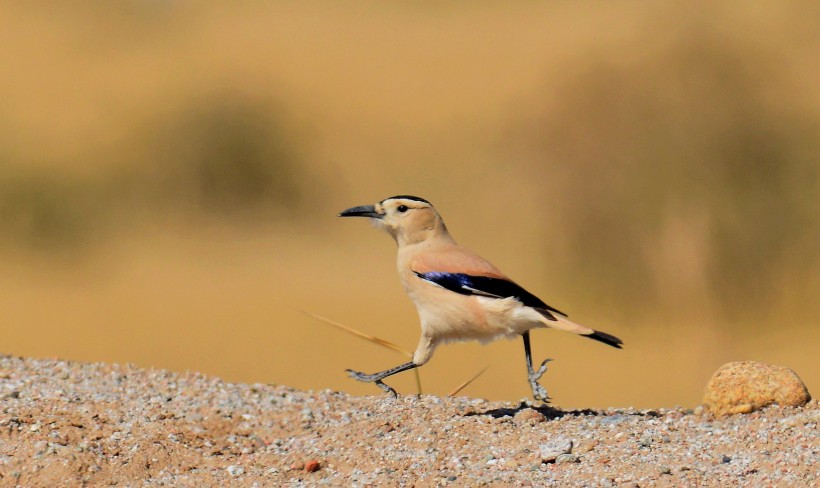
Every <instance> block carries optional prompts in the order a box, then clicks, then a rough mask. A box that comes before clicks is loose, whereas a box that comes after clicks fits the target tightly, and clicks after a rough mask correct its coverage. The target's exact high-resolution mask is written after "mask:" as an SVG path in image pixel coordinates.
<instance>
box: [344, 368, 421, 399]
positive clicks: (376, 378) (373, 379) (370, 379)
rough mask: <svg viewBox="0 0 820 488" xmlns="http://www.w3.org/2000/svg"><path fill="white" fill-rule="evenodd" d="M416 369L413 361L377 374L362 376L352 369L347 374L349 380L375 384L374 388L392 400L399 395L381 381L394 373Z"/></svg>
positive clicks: (362, 374)
mask: <svg viewBox="0 0 820 488" xmlns="http://www.w3.org/2000/svg"><path fill="white" fill-rule="evenodd" d="M418 367H419V365H418V364H416V363H414V362H413V361H410V362H409V363H404V364H402V365H400V366H396V367H395V368H390V369H387V370H385V371H381V372H379V373H373V374H364V373H360V372H358V371H353V370H352V369H348V370H347V374H348V375H350V377H351V378H353V379H356V380H359V381H364V382H365V383H376V386H378V387H379V388H381V389H382V390H384V391H386V392H387V393H390V394H391V395H393V398H397V397H398V396H399V394H398V393H396V390H394V389H393V388H391V387H390V386H389V385H386V384H385V383H384V382H382V380H383V379H385V378H387V377H388V376H392V375H394V374H396V373H401V372H402V371H407V370H408V369H413V368H418Z"/></svg>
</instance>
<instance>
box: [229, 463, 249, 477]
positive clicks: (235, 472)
mask: <svg viewBox="0 0 820 488" xmlns="http://www.w3.org/2000/svg"><path fill="white" fill-rule="evenodd" d="M225 469H226V470H227V471H228V474H229V475H231V476H240V475H242V474H243V473H244V472H245V468H243V467H242V466H237V465H235V464H232V465H230V466H228V467H227V468H225Z"/></svg>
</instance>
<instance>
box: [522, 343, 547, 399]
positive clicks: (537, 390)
mask: <svg viewBox="0 0 820 488" xmlns="http://www.w3.org/2000/svg"><path fill="white" fill-rule="evenodd" d="M522 335H523V337H524V355H525V356H526V357H527V379H529V381H530V388H532V396H533V397H535V399H536V400H541V401H543V402H544V403H548V402H549V399H550V397H549V396H548V395H547V389H546V388H544V387H543V386H541V385H540V384H539V383H538V380H539V379H541V376H543V375H544V372H546V371H547V363H548V362H550V361H552V359H545V360H544V361H543V362H542V363H541V367H539V368H538V371H535V370H533V369H532V351H531V350H530V331H526V332H524V333H523V334H522Z"/></svg>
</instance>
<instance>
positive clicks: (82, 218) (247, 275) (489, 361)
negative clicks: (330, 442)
mask: <svg viewBox="0 0 820 488" xmlns="http://www.w3.org/2000/svg"><path fill="white" fill-rule="evenodd" d="M819 17H820V14H819V13H818V9H817V8H816V5H815V3H814V2H810V1H793V2H789V1H784V2H762V3H755V4H754V5H749V4H744V3H738V2H664V3H662V4H658V5H649V4H647V3H646V2H639V1H615V2H591V3H590V2H584V3H577V2H548V3H546V4H544V5H541V4H537V3H533V2H521V3H515V4H509V3H502V2H480V3H473V2H443V3H442V2H412V3H409V4H402V3H384V2H358V3H356V4H345V5H342V4H339V3H337V2H330V1H320V2H273V3H271V2H242V3H240V2H232V3H229V4H222V3H217V2H210V3H209V2H196V3H190V2H159V1H149V0H131V1H123V2H71V3H61V2H47V3H35V2H25V3H22V2H20V3H8V4H6V5H4V7H3V9H2V12H0V66H2V75H0V93H2V101H0V276H1V277H2V278H0V314H1V315H0V322H1V323H2V332H3V344H2V352H3V353H7V354H14V355H22V356H34V357H58V358H65V359H72V360H80V361H108V362H118V363H125V362H133V363H136V364H138V365H140V366H145V367H159V368H168V369H172V370H197V371H202V372H205V373H208V374H213V375H218V376H220V377H222V378H224V379H227V380H230V381H241V382H262V383H279V384H287V385H290V386H294V387H298V388H305V389H307V388H310V389H323V388H333V389H339V390H343V391H347V392H350V393H353V394H380V391H379V390H377V389H376V388H375V387H373V385H364V384H359V383H355V382H354V381H352V380H350V379H348V378H347V377H346V376H345V374H344V369H345V368H355V369H358V370H363V371H369V372H371V371H372V372H375V371H379V370H382V369H386V368H388V367H391V366H394V365H396V364H399V363H401V362H404V361H405V360H406V359H405V358H404V357H402V356H401V355H400V354H397V353H395V352H392V351H389V350H386V349H382V348H380V347H378V346H375V345H373V344H371V343H368V342H366V341H362V340H361V339H358V338H356V337H353V336H351V335H348V334H346V333H344V332H342V331H339V330H337V329H335V328H332V327H330V326H328V325H327V324H325V323H322V322H320V321H318V320H316V319H314V318H311V317H308V316H306V315H304V314H302V313H301V312H300V311H302V310H304V311H308V312H311V313H314V314H318V315H322V316H324V317H328V318H330V319H333V320H336V321H339V322H341V323H343V324H345V325H347V326H350V327H354V328H356V329H358V330H360V331H362V332H366V333H369V334H373V335H376V336H379V337H382V338H385V339H388V340H390V341H393V342H395V343H397V344H398V345H400V346H401V347H402V348H404V349H407V350H410V351H412V350H413V349H414V348H415V344H416V341H417V339H418V335H419V327H418V318H417V316H416V313H415V310H414V308H413V306H412V305H411V303H410V301H409V300H408V299H407V298H406V296H405V295H404V292H403V290H402V288H401V285H400V284H399V282H398V278H397V276H396V272H395V262H394V259H395V245H394V244H393V243H392V241H391V240H390V238H389V237H388V236H386V235H383V234H380V233H378V232H376V231H375V230H374V229H371V228H370V226H368V225H367V224H366V223H365V222H363V221H359V220H355V221H351V220H341V219H338V218H336V214H337V213H338V212H339V211H341V210H343V209H345V208H348V207H351V206H354V205H362V204H369V203H374V202H376V201H379V200H381V199H383V198H385V197H388V196H391V195H394V194H414V195H419V196H422V197H425V198H427V199H429V200H431V201H432V202H433V203H434V204H435V205H436V207H437V208H438V209H439V210H440V211H441V213H442V214H443V216H444V217H445V220H446V221H447V224H448V227H449V228H450V230H451V231H452V233H453V235H454V236H455V237H456V239H458V240H459V241H460V242H461V243H463V244H465V245H467V246H468V247H471V248H473V249H474V250H476V251H478V252H479V253H480V254H482V255H484V256H485V257H487V258H488V259H490V260H492V261H493V262H494V263H495V264H496V265H498V266H499V267H500V268H501V269H503V270H504V271H505V272H506V273H507V274H509V275H510V276H511V277H513V278H514V279H515V280H516V281H517V282H519V283H520V284H521V285H523V286H524V287H525V288H527V289H529V290H530V291H532V292H533V293H535V294H537V295H539V296H540V297H542V298H543V299H544V300H545V301H546V302H547V303H549V304H550V305H552V306H554V307H557V308H558V309H560V310H563V311H565V312H568V313H569V314H570V317H571V318H573V319H574V320H575V321H577V322H579V323H582V324H587V325H590V326H592V327H595V328H598V329H601V330H604V331H607V332H609V333H612V334H615V335H617V336H619V337H621V338H622V339H623V340H624V342H625V343H626V346H625V349H624V350H623V351H617V350H614V349H611V348H607V347H605V346H602V345H600V344H598V343H595V342H593V341H587V340H582V339H579V338H578V337H575V336H571V335H569V334H563V333H560V332H555V331H536V332H535V333H534V336H533V340H534V343H533V348H534V354H535V356H536V359H539V360H540V359H542V358H545V357H551V358H554V359H555V361H554V362H553V363H552V366H551V368H550V371H549V372H548V373H547V374H546V375H545V376H544V378H543V381H542V382H543V384H544V385H545V386H546V387H547V388H548V390H549V392H550V394H551V396H552V397H553V398H554V401H555V403H556V404H557V405H559V406H563V407H596V406H598V407H600V406H629V405H632V406H639V407H650V406H672V405H684V406H694V405H696V404H697V403H698V402H699V401H700V397H701V394H702V388H703V386H704V385H705V382H706V380H707V379H708V377H709V376H710V374H711V373H712V372H713V371H714V370H715V369H716V368H717V367H718V366H720V365H721V364H723V363H725V362H728V361H733V360H748V359H754V360H759V361H763V362H770V363H776V364H782V365H786V366H789V367H792V368H793V369H795V370H796V371H797V373H798V374H799V375H800V376H801V377H802V378H803V380H804V381H805V382H806V383H807V385H808V387H809V390H810V391H813V392H815V394H817V391H818V388H820V368H818V357H820V355H818V352H820V350H818V343H819V342H818V339H820V327H818V325H820V318H818V317H820V299H818V297H820V245H818V244H820V223H819V222H818V215H820V180H819V179H818V168H820V90H818V86H820V57H819V56H817V53H818V52H820V18H819ZM522 349H523V348H522V347H521V343H520V341H499V342H496V343H493V344H492V345H488V346H481V345H479V344H455V345H449V346H445V347H443V348H441V349H439V350H438V351H437V353H436V355H435V356H434V358H433V360H432V361H431V362H430V363H429V364H428V365H426V366H425V367H424V368H422V369H421V378H422V383H423V386H424V391H425V392H428V393H435V394H440V395H443V394H447V393H448V392H450V391H451V390H452V389H453V388H455V387H456V386H457V385H458V384H459V383H461V382H463V381H464V380H466V379H467V378H469V377H470V376H472V375H473V374H475V373H476V372H478V371H479V370H481V369H482V368H484V367H485V366H489V369H488V370H487V371H486V372H485V373H484V374H483V375H482V376H481V377H479V378H478V379H477V380H476V381H475V382H473V383H472V384H471V385H469V386H468V387H467V388H466V389H465V390H464V391H463V392H462V394H465V395H472V396H480V397H485V398H490V399H505V400H512V401H515V400H518V399H520V398H524V397H527V396H529V394H530V393H529V387H528V385H527V382H526V375H525V369H524V355H523V350H522ZM390 383H391V384H392V385H393V386H395V387H396V388H397V389H398V390H399V391H400V392H404V393H412V392H413V391H415V380H414V378H413V376H412V374H409V373H406V374H403V375H399V376H397V377H395V379H393V380H392V381H391V382H390Z"/></svg>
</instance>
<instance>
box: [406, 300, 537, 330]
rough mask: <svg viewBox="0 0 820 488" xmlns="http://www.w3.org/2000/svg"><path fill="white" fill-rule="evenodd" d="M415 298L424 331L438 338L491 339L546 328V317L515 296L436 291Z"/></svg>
mask: <svg viewBox="0 0 820 488" xmlns="http://www.w3.org/2000/svg"><path fill="white" fill-rule="evenodd" d="M434 291H435V292H433V291H430V292H428V293H424V295H423V296H419V297H412V296H411V298H412V299H413V301H414V302H415V304H416V308H417V309H418V312H419V317H420V319H421V326H422V332H423V334H425V335H427V336H428V337H431V338H433V339H434V340H436V341H446V342H449V341H464V340H477V341H480V342H489V341H492V340H494V339H498V338H501V337H507V338H514V337H518V336H519V335H521V334H522V333H523V332H525V331H527V330H530V329H533V328H536V327H543V326H544V324H543V317H542V316H541V315H540V314H539V313H538V312H536V311H534V310H532V309H530V308H528V307H524V306H523V305H522V304H521V302H519V301H518V300H516V299H514V298H505V299H498V298H486V297H477V296H467V295H459V294H457V293H453V292H451V291H449V290H434Z"/></svg>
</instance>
